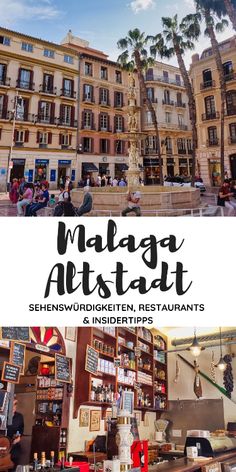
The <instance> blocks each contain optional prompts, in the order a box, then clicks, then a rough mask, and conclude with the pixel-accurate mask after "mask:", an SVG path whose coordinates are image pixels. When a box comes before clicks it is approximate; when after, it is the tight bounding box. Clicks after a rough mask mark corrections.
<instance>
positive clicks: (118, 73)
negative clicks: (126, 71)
mask: <svg viewBox="0 0 236 472" xmlns="http://www.w3.org/2000/svg"><path fill="white" fill-rule="evenodd" d="M115 77H116V83H117V84H122V74H121V71H120V70H116V71H115Z"/></svg>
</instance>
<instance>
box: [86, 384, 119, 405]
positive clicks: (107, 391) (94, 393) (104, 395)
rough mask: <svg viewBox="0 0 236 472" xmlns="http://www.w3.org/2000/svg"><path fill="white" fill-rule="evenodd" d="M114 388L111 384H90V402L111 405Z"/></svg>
mask: <svg viewBox="0 0 236 472" xmlns="http://www.w3.org/2000/svg"><path fill="white" fill-rule="evenodd" d="M114 394H115V387H114V385H112V384H108V385H103V384H100V385H97V386H95V385H94V381H93V380H92V383H91V390H90V400H91V401H92V402H100V403H112V402H113V401H114Z"/></svg>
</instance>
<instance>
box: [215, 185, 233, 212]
mask: <svg viewBox="0 0 236 472" xmlns="http://www.w3.org/2000/svg"><path fill="white" fill-rule="evenodd" d="M217 205H218V206H223V207H225V208H227V210H228V215H227V216H236V182H235V181H234V180H230V179H225V180H224V183H223V185H222V186H221V188H220V190H219V193H218V201H217Z"/></svg>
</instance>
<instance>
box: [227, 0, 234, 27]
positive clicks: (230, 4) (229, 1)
mask: <svg viewBox="0 0 236 472" xmlns="http://www.w3.org/2000/svg"><path fill="white" fill-rule="evenodd" d="M224 5H225V9H226V12H227V15H228V17H229V18H230V21H231V22H232V25H233V28H234V29H235V31H236V0H224Z"/></svg>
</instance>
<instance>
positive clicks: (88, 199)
mask: <svg viewBox="0 0 236 472" xmlns="http://www.w3.org/2000/svg"><path fill="white" fill-rule="evenodd" d="M92 206H93V197H92V195H91V193H90V192H89V187H84V198H83V203H82V205H81V206H80V207H79V208H78V209H77V210H76V216H82V215H84V214H85V213H89V212H90V211H91V210H92Z"/></svg>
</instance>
